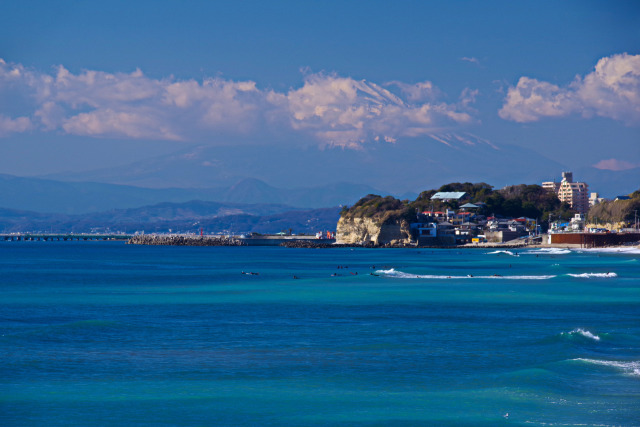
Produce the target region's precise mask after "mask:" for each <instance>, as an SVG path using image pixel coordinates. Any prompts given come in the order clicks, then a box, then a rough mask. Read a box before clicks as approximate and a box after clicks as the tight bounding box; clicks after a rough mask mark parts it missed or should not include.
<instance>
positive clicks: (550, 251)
mask: <svg viewBox="0 0 640 427" xmlns="http://www.w3.org/2000/svg"><path fill="white" fill-rule="evenodd" d="M570 253H571V250H569V249H562V248H540V249H532V250H530V251H526V252H523V254H527V255H567V254H570Z"/></svg>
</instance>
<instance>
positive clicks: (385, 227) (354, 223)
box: [336, 217, 411, 246]
mask: <svg viewBox="0 0 640 427" xmlns="http://www.w3.org/2000/svg"><path fill="white" fill-rule="evenodd" d="M385 222H386V223H383V224H380V223H379V222H378V221H376V220H375V219H374V218H362V217H350V218H345V217H342V218H340V220H339V221H338V226H337V229H336V243H342V244H368V243H373V244H374V245H380V246H382V245H387V244H390V245H406V244H410V243H411V232H410V230H409V223H408V222H407V221H405V220H396V221H385Z"/></svg>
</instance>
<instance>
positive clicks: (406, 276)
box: [376, 268, 556, 280]
mask: <svg viewBox="0 0 640 427" xmlns="http://www.w3.org/2000/svg"><path fill="white" fill-rule="evenodd" d="M376 273H377V274H382V275H385V276H388V277H395V278H399V279H508V280H546V279H552V278H554V277H556V276H554V275H545V276H500V275H491V276H473V275H471V274H469V275H467V276H447V275H442V274H439V275H436V274H410V273H405V272H403V271H398V270H395V269H393V268H392V269H390V270H377V271H376Z"/></svg>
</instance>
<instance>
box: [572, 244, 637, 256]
mask: <svg viewBox="0 0 640 427" xmlns="http://www.w3.org/2000/svg"><path fill="white" fill-rule="evenodd" d="M580 252H589V253H602V254H622V255H640V248H637V247H635V246H616V247H615V248H588V249H580Z"/></svg>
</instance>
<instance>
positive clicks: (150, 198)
mask: <svg viewBox="0 0 640 427" xmlns="http://www.w3.org/2000/svg"><path fill="white" fill-rule="evenodd" d="M368 193H379V192H378V191H377V190H376V189H374V188H371V187H369V186H366V185H354V184H347V183H338V184H331V185H326V186H323V187H316V188H294V189H291V190H283V189H279V188H275V187H272V186H270V185H268V184H266V183H265V182H263V181H260V180H257V179H243V180H241V181H239V182H237V183H235V184H234V185H231V186H229V187H216V188H162V189H160V188H142V187H134V186H129V185H117V184H104V183H96V182H62V181H54V180H50V179H39V178H21V177H16V176H11V175H0V206H1V207H5V208H9V209H18V210H28V211H34V212H51V213H62V214H69V215H73V214H82V213H87V212H100V211H106V210H111V209H124V208H135V207H140V206H145V205H152V204H157V203H162V202H173V203H180V202H187V201H191V200H201V201H210V202H220V203H241V204H270V205H275V204H280V205H287V206H288V207H289V208H290V209H291V208H292V207H295V208H321V207H331V206H339V205H341V204H351V203H354V202H356V201H357V200H358V199H360V197H362V196H363V195H366V194H368Z"/></svg>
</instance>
